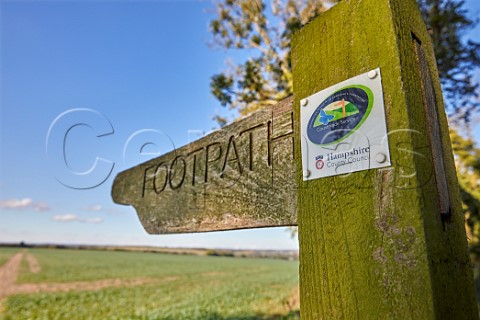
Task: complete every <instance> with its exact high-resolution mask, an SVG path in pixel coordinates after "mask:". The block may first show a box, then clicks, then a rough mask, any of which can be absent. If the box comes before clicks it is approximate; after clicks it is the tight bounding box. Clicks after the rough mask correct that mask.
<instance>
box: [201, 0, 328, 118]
mask: <svg viewBox="0 0 480 320" xmlns="http://www.w3.org/2000/svg"><path fill="white" fill-rule="evenodd" d="M334 2H336V0H331V1H320V0H297V1H294V0H286V1H282V0H272V2H271V6H270V7H269V8H267V5H266V4H265V2H264V1H261V0H236V1H234V0H224V1H220V2H217V3H216V14H217V17H216V18H215V19H213V20H212V21H211V23H210V28H211V31H212V34H213V38H214V43H215V44H217V45H218V46H220V47H223V48H225V49H239V50H240V49H243V50H249V52H251V53H254V54H255V57H253V58H250V59H248V60H247V61H245V62H244V63H242V64H239V65H237V66H235V67H233V66H232V67H231V68H230V70H228V71H226V72H224V73H220V74H217V75H214V76H213V77H212V79H211V83H210V86H211V89H212V93H213V95H214V96H215V97H216V98H217V99H218V101H220V103H221V104H222V105H223V106H229V107H230V108H232V109H236V110H237V111H239V113H240V114H241V115H246V114H248V113H250V112H252V111H254V110H257V109H258V108H261V107H263V106H266V105H272V104H275V103H277V101H279V100H282V99H283V98H285V97H287V96H289V95H290V94H292V87H293V83H292V82H293V81H292V70H291V69H292V68H291V64H290V38H291V36H292V34H293V33H294V32H295V31H296V30H298V29H300V28H301V27H302V26H303V25H304V24H306V23H307V22H309V21H310V20H312V19H313V18H315V17H316V16H317V15H319V14H320V13H321V12H323V11H325V10H326V9H327V6H326V5H331V4H333V3H334ZM267 9H270V10H267ZM217 121H218V122H219V124H220V125H223V124H225V123H226V121H225V119H222V118H220V117H217Z"/></svg>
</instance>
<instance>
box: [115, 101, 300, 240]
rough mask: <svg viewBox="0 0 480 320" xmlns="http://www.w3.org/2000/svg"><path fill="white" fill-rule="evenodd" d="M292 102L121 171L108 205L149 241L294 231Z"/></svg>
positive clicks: (286, 102) (281, 103)
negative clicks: (134, 220) (134, 218)
mask: <svg viewBox="0 0 480 320" xmlns="http://www.w3.org/2000/svg"><path fill="white" fill-rule="evenodd" d="M296 186H297V185H296V181H295V166H294V162H293V115H292V98H288V99H286V100H284V101H282V102H280V103H279V104H278V105H276V106H274V107H272V108H271V109H269V110H264V111H260V112H257V113H255V114H253V115H251V116H249V117H248V118H245V119H242V120H239V121H237V122H235V123H233V124H231V125H229V126H227V127H225V128H223V129H222V130H219V131H216V132H213V133H212V134H210V135H208V136H206V137H204V138H202V139H200V140H198V141H195V142H193V143H190V144H189V145H187V146H184V147H182V148H179V149H177V150H174V151H172V152H170V153H168V154H166V155H164V156H161V157H159V158H156V159H154V160H151V161H148V162H146V163H143V164H141V165H138V166H136V167H134V168H132V169H129V170H126V171H124V172H122V173H120V174H118V176H117V177H116V179H115V182H114V185H113V189H112V197H113V199H114V201H115V202H117V203H120V204H129V205H133V206H134V207H135V209H136V210H137V213H138V215H139V217H140V220H141V222H142V224H143V226H144V228H145V229H146V230H147V232H149V233H180V232H200V231H215V230H228V229H241V228H256V227H271V226H287V225H296V212H297V211H296V210H297V196H296V195H297V191H296V189H297V187H296Z"/></svg>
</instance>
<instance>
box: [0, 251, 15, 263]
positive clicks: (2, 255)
mask: <svg viewBox="0 0 480 320" xmlns="http://www.w3.org/2000/svg"><path fill="white" fill-rule="evenodd" d="M17 252H19V250H18V249H16V248H0V266H2V265H3V264H4V263H5V262H6V261H7V260H8V258H10V257H11V256H13V255H14V254H15V253H17Z"/></svg>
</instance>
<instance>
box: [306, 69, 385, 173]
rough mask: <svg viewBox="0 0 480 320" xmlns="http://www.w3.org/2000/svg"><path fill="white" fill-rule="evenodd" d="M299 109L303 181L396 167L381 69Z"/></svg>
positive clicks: (309, 99) (323, 93)
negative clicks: (391, 148)
mask: <svg viewBox="0 0 480 320" xmlns="http://www.w3.org/2000/svg"><path fill="white" fill-rule="evenodd" d="M300 104H301V105H300V110H301V112H300V114H301V117H300V129H301V134H302V140H301V141H302V167H303V180H312V179H318V178H323V177H329V176H334V175H339V174H344V173H349V172H356V171H361V170H368V169H375V168H381V167H388V166H390V165H391V163H390V152H389V150H388V135H387V126H386V123H385V108H384V103H383V92H382V78H381V74H380V69H379V68H378V69H375V70H372V71H370V72H367V73H364V74H361V75H358V76H356V77H353V78H351V79H348V80H345V81H343V82H341V83H338V84H336V85H334V86H331V87H330V88H327V89H324V90H322V91H319V92H317V93H315V94H313V95H311V96H309V97H307V98H305V99H303V100H301V101H300Z"/></svg>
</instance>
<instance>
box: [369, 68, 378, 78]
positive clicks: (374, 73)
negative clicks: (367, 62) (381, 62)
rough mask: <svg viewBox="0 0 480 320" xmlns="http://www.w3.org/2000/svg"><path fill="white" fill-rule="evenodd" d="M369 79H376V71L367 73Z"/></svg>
mask: <svg viewBox="0 0 480 320" xmlns="http://www.w3.org/2000/svg"><path fill="white" fill-rule="evenodd" d="M368 77H369V78H370V79H375V78H376V77H377V70H372V71H370V72H369V73H368Z"/></svg>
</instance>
